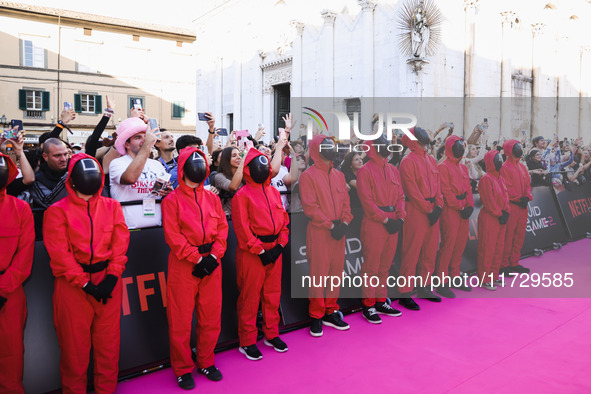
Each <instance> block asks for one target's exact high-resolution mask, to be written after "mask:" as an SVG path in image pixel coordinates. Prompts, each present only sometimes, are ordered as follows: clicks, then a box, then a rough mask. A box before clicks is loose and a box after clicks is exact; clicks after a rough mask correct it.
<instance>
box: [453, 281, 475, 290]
mask: <svg viewBox="0 0 591 394" xmlns="http://www.w3.org/2000/svg"><path fill="white" fill-rule="evenodd" d="M451 287H452V288H454V289H456V290H461V291H472V288H471V287H470V286H466V285H464V283H462V284H460V285H459V286H454V285H452V286H451Z"/></svg>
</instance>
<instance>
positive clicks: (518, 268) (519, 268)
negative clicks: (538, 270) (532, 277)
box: [509, 264, 530, 274]
mask: <svg viewBox="0 0 591 394" xmlns="http://www.w3.org/2000/svg"><path fill="white" fill-rule="evenodd" d="M509 268H510V269H511V271H513V272H516V273H518V274H529V271H530V269H529V268H526V267H524V266H523V265H519V264H517V265H515V266H513V267H509Z"/></svg>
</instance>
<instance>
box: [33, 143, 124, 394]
mask: <svg viewBox="0 0 591 394" xmlns="http://www.w3.org/2000/svg"><path fill="white" fill-rule="evenodd" d="M104 178H105V176H104V173H103V171H102V168H101V166H100V164H99V163H98V161H97V160H96V159H95V158H94V157H91V156H89V155H87V154H85V153H79V154H77V155H75V156H74V157H72V159H71V160H70V163H69V166H68V177H67V181H66V188H67V190H68V196H66V197H65V198H64V199H62V200H60V201H59V202H57V203H55V204H53V205H52V206H50V207H49V208H48V209H47V210H46V211H45V215H44V217H43V240H44V243H45V247H46V249H47V253H48V254H49V257H50V262H49V264H50V266H51V270H52V272H53V275H54V276H55V281H54V290H53V320H54V324H55V330H56V332H57V338H58V342H59V345H60V351H61V355H60V375H61V383H62V390H63V391H64V392H66V393H85V392H86V388H87V381H86V377H87V369H88V363H89V357H90V350H91V348H92V351H93V358H94V368H95V373H94V389H95V391H96V392H98V393H113V392H114V391H115V388H116V387H117V375H118V373H119V348H120V347H119V344H120V322H121V297H122V292H123V289H122V284H121V280H119V279H120V278H121V274H122V273H123V271H124V270H125V264H126V263H127V256H126V254H127V248H128V246H129V230H128V229H127V226H126V224H125V219H124V217H123V211H122V210H121V205H120V204H119V203H118V202H117V201H115V200H113V199H111V198H107V197H103V196H101V190H102V189H103V185H104Z"/></svg>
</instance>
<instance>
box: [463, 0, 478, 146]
mask: <svg viewBox="0 0 591 394" xmlns="http://www.w3.org/2000/svg"><path fill="white" fill-rule="evenodd" d="M478 3H479V0H464V11H465V13H466V18H465V42H464V121H463V125H462V129H463V134H464V137H465V138H468V137H469V136H470V133H472V129H471V127H470V106H471V103H470V98H471V97H472V95H473V93H472V79H473V72H474V70H473V69H474V19H475V17H476V8H477V7H478Z"/></svg>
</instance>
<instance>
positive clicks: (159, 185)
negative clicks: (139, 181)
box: [151, 172, 170, 194]
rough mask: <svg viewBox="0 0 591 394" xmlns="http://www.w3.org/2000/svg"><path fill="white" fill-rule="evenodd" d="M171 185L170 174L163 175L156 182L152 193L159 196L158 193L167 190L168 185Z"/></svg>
mask: <svg viewBox="0 0 591 394" xmlns="http://www.w3.org/2000/svg"><path fill="white" fill-rule="evenodd" d="M169 183H170V174H169V173H168V172H165V173H163V174H162V175H160V176H159V177H158V178H156V181H155V182H154V186H153V187H152V190H151V193H152V194H158V191H159V190H161V189H166V188H167V187H168V184H169Z"/></svg>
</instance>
